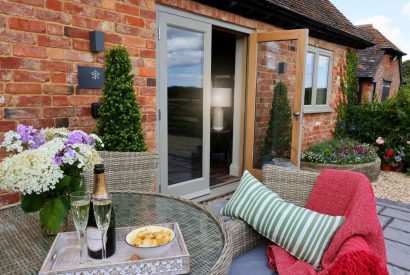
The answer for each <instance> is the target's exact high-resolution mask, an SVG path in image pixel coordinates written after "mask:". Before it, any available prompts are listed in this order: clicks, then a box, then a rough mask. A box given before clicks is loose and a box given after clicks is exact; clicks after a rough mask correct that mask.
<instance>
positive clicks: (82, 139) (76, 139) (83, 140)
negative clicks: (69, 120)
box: [66, 130, 93, 145]
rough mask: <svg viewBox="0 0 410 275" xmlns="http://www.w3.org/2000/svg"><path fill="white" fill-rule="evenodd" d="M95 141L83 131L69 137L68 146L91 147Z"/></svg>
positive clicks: (73, 133) (75, 132) (73, 132)
mask: <svg viewBox="0 0 410 275" xmlns="http://www.w3.org/2000/svg"><path fill="white" fill-rule="evenodd" d="M92 142H93V139H92V138H91V137H90V136H89V135H87V134H86V133H84V132H83V131H78V130H77V131H72V132H70V133H68V135H67V142H66V144H88V145H91V144H92Z"/></svg>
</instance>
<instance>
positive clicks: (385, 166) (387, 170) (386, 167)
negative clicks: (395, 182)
mask: <svg viewBox="0 0 410 275" xmlns="http://www.w3.org/2000/svg"><path fill="white" fill-rule="evenodd" d="M380 169H381V170H382V171H386V172H391V171H393V167H391V165H388V164H385V163H382V165H381V166H380Z"/></svg>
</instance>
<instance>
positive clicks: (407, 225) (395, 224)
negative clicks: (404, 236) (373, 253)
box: [389, 219, 410, 233]
mask: <svg viewBox="0 0 410 275" xmlns="http://www.w3.org/2000/svg"><path fill="white" fill-rule="evenodd" d="M389 227H392V228H395V229H399V230H402V231H405V232H408V233H410V222H405V221H402V220H399V219H394V220H393V221H392V222H391V223H390V224H389Z"/></svg>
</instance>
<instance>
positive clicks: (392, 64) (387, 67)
mask: <svg viewBox="0 0 410 275" xmlns="http://www.w3.org/2000/svg"><path fill="white" fill-rule="evenodd" d="M399 66H400V63H399V59H396V60H395V61H393V58H392V56H390V55H388V54H385V55H384V56H383V59H382V61H381V62H380V66H379V68H378V69H377V71H376V74H375V76H374V82H376V94H377V98H378V99H380V98H382V91H383V80H386V81H391V84H390V96H392V95H395V94H397V91H398V90H399V88H400V84H401V83H400V67H399Z"/></svg>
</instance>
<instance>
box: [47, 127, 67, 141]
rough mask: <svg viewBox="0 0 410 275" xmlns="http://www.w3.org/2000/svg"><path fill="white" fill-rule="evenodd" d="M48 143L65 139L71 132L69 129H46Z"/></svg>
mask: <svg viewBox="0 0 410 275" xmlns="http://www.w3.org/2000/svg"><path fill="white" fill-rule="evenodd" d="M44 132H45V136H46V141H50V140H52V139H54V138H56V137H57V138H58V137H59V138H64V137H66V136H67V135H68V132H69V130H68V129H67V128H46V129H44Z"/></svg>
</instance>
